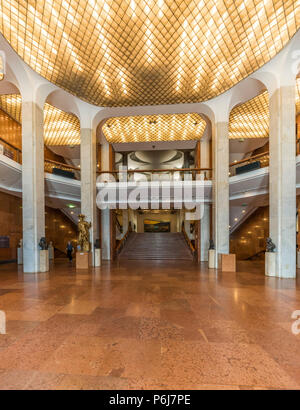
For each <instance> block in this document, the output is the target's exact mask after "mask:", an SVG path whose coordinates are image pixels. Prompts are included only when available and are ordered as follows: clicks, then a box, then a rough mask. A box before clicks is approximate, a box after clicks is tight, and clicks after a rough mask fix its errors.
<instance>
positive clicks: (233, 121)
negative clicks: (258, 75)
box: [229, 91, 269, 139]
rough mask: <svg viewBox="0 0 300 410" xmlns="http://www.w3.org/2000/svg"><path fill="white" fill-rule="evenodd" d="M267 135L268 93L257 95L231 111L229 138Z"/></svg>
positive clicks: (264, 136)
mask: <svg viewBox="0 0 300 410" xmlns="http://www.w3.org/2000/svg"><path fill="white" fill-rule="evenodd" d="M268 136H269V95H268V92H267V91H265V92H264V93H262V94H260V95H258V96H257V97H255V98H253V99H252V100H249V101H247V102H246V103H245V104H242V105H239V106H237V107H236V108H234V109H233V110H232V111H231V114H230V122H229V138H230V139H239V138H267V137H268Z"/></svg>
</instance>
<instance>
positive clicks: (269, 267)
mask: <svg viewBox="0 0 300 410" xmlns="http://www.w3.org/2000/svg"><path fill="white" fill-rule="evenodd" d="M265 275H266V276H270V277H275V276H276V253H275V252H266V253H265Z"/></svg>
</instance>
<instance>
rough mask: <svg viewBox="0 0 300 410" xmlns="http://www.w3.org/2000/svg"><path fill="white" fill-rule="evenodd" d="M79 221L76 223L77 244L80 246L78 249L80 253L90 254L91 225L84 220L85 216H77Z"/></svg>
mask: <svg viewBox="0 0 300 410" xmlns="http://www.w3.org/2000/svg"><path fill="white" fill-rule="evenodd" d="M78 218H79V221H78V231H79V236H78V244H79V246H80V249H81V250H82V252H90V250H91V249H90V248H91V246H90V239H89V237H90V232H89V230H90V228H91V226H92V224H91V223H90V222H86V221H85V220H84V218H85V216H84V215H82V214H80V215H79V216H78Z"/></svg>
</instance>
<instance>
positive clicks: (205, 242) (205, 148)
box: [200, 126, 211, 262]
mask: <svg viewBox="0 0 300 410" xmlns="http://www.w3.org/2000/svg"><path fill="white" fill-rule="evenodd" d="M210 133H211V127H210V126H209V134H208V135H207V136H206V137H203V138H202V139H201V141H200V167H201V168H211V139H210ZM206 175H207V177H208V178H209V177H210V176H211V173H210V172H206ZM210 208H211V205H210V204H209V203H205V204H204V207H203V216H202V219H201V221H200V261H201V262H208V248H209V240H210V213H211V212H210Z"/></svg>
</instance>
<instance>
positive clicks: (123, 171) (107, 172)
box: [97, 168, 212, 174]
mask: <svg viewBox="0 0 300 410" xmlns="http://www.w3.org/2000/svg"><path fill="white" fill-rule="evenodd" d="M201 171H212V168H170V169H127V170H119V171H97V173H98V174H121V173H128V174H134V173H146V172H148V173H151V174H154V173H159V172H201Z"/></svg>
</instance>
